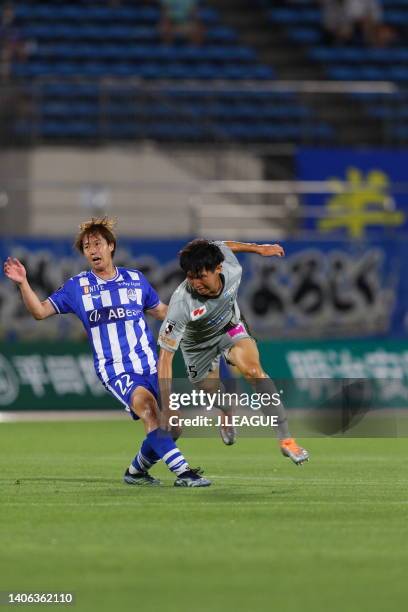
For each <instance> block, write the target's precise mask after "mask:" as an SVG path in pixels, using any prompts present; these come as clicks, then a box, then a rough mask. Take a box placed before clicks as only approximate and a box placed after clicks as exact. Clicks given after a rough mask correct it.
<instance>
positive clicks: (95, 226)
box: [75, 217, 116, 257]
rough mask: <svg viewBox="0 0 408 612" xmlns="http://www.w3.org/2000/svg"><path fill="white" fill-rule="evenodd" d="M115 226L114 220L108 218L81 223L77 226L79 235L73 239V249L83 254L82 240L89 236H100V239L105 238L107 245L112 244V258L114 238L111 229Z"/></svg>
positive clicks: (95, 218) (114, 247)
mask: <svg viewBox="0 0 408 612" xmlns="http://www.w3.org/2000/svg"><path fill="white" fill-rule="evenodd" d="M115 225H116V221H115V220H114V219H110V218H109V217H100V218H98V217H92V219H90V220H89V221H85V222H84V223H81V225H80V226H79V233H78V235H77V237H76V239H75V247H76V248H77V249H78V251H79V252H80V253H83V252H84V240H85V238H88V237H89V236H94V235H95V234H100V235H101V236H102V238H105V240H106V242H107V243H108V244H113V251H112V257H113V256H114V254H115V250H116V236H115V234H114V233H113V228H114V227H115Z"/></svg>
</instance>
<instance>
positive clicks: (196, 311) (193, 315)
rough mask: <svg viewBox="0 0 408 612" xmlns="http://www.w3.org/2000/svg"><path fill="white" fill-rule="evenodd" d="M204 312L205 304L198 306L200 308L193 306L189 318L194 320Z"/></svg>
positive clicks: (205, 310) (205, 309)
mask: <svg viewBox="0 0 408 612" xmlns="http://www.w3.org/2000/svg"><path fill="white" fill-rule="evenodd" d="M206 312H207V306H200V308H195V309H194V310H193V311H192V312H191V320H192V321H196V320H197V319H199V318H200V317H202V316H203V315H205V313H206Z"/></svg>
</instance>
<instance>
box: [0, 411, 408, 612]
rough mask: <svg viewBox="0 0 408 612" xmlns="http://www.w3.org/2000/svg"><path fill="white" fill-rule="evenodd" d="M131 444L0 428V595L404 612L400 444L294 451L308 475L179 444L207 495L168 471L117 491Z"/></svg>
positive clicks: (133, 435)
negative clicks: (152, 482) (156, 480)
mask: <svg viewBox="0 0 408 612" xmlns="http://www.w3.org/2000/svg"><path fill="white" fill-rule="evenodd" d="M141 437H142V427H141V424H140V423H139V424H136V423H133V422H130V421H128V420H127V419H126V418H124V420H123V421H113V422H94V423H91V422H75V423H72V422H58V423H13V424H12V423H9V424H1V425H0V466H1V472H0V591H6V590H12V591H25V592H27V591H31V592H38V591H40V592H51V591H65V592H67V591H74V592H75V593H76V603H75V606H73V607H72V609H73V610H75V611H76V612H79V611H82V610H83V611H87V612H93V611H94V610H95V611H96V610H98V611H113V610H119V611H121V612H122V611H128V610H129V611H130V610H132V611H133V610H140V611H143V612H153V611H154V612H160V611H163V612H164V611H166V612H167V611H168V612H173V611H174V612H204V611H205V612H208V611H210V612H218V611H221V610H222V611H237V612H248V611H250V610H251V611H252V610H256V611H262V612H263V611H270V610H276V612H289V611H290V612H292V611H293V612H295V611H296V612H298V611H299V610H302V612H309V611H310V612H320V611H321V612H323V611H324V612H326V611H330V612H362V611H365V610H370V612H377V611H378V612H380V611H384V610H389V609H390V608H391V607H392V608H394V609H395V608H396V609H406V606H407V601H408V586H407V585H408V580H407V566H408V489H407V484H408V475H407V457H408V439H361V440H360V439H329V438H324V439H323V438H321V439H309V440H302V442H303V443H304V444H305V446H307V447H308V448H309V449H310V452H311V457H312V460H311V461H310V462H309V464H307V465H305V466H303V467H296V466H294V465H293V464H292V463H291V462H290V461H289V459H285V458H283V457H282V456H281V455H280V453H279V452H278V450H277V445H276V442H275V440H270V439H266V438H258V439H248V438H245V439H244V438H243V439H241V440H238V442H237V444H236V445H235V446H233V447H229V448H227V447H225V446H224V445H223V444H222V443H221V440H219V439H217V438H211V439H182V440H180V446H181V448H182V450H183V451H184V453H185V455H186V456H187V457H188V458H189V460H190V462H191V464H192V465H193V466H195V465H201V466H202V467H203V468H205V472H206V475H208V476H209V477H211V478H212V479H213V483H214V484H213V486H212V487H210V488H208V489H197V490H194V489H176V488H173V486H172V484H173V480H174V478H173V477H172V476H171V475H170V474H169V473H168V472H167V470H166V469H165V468H164V467H163V466H158V467H156V468H155V469H154V472H153V473H154V474H155V475H157V476H159V477H160V478H162V482H163V486H162V487H161V488H157V489H148V488H137V487H130V486H126V485H124V484H122V474H123V472H124V469H125V467H126V465H127V464H128V462H129V460H130V458H131V457H132V453H134V452H135V451H136V450H137V447H138V444H139V441H140V440H141ZM39 607H40V608H44V607H45V606H36V607H35V608H39ZM47 607H48V608H49V607H50V606H47ZM53 607H54V608H55V606H53ZM2 609H9V607H8V606H4V607H3V606H2Z"/></svg>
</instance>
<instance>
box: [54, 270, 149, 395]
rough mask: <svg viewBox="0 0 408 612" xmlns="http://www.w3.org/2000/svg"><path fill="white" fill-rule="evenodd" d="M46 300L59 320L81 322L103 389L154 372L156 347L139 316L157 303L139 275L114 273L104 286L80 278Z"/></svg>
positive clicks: (95, 278) (94, 278)
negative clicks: (71, 317) (68, 316)
mask: <svg viewBox="0 0 408 612" xmlns="http://www.w3.org/2000/svg"><path fill="white" fill-rule="evenodd" d="M48 299H49V301H50V302H51V304H52V305H53V307H54V308H55V310H56V312H57V313H58V314H65V313H69V312H71V313H74V314H76V315H77V317H79V318H80V319H81V321H82V323H83V326H84V327H85V330H86V332H87V334H88V337H89V340H90V342H91V345H92V348H93V353H94V364H95V370H96V373H97V375H98V376H99V378H100V379H101V380H102V382H103V383H107V382H108V381H109V380H110V379H112V378H114V377H115V376H118V375H120V374H122V373H130V372H135V373H136V374H140V375H142V376H146V375H149V374H154V373H156V372H157V368H156V364H157V353H156V347H155V342H154V338H153V335H152V333H151V331H150V330H149V328H148V326H147V324H146V321H145V318H144V314H143V311H144V310H146V309H149V308H155V307H156V306H157V305H158V304H159V303H160V300H159V297H158V295H157V293H156V291H155V290H154V289H153V287H151V285H150V284H149V283H148V281H147V280H146V278H145V277H144V276H143V274H142V273H141V272H138V271H137V270H128V269H126V268H116V276H115V277H114V278H113V279H111V280H108V281H105V280H103V279H101V278H99V277H98V276H96V274H94V273H93V272H91V271H88V272H81V273H80V274H78V275H77V276H74V277H72V278H70V279H69V280H68V281H67V282H66V283H65V284H64V285H63V286H62V287H61V288H60V289H58V291H56V292H55V293H53V294H52V295H51V296H50V297H49V298H48Z"/></svg>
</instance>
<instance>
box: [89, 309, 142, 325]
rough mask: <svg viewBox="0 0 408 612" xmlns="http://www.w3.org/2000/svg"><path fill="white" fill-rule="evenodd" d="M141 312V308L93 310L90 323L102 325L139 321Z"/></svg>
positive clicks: (90, 314)
mask: <svg viewBox="0 0 408 612" xmlns="http://www.w3.org/2000/svg"><path fill="white" fill-rule="evenodd" d="M141 312H142V311H141V310H140V309H139V308H123V307H122V306H117V307H106V308H101V309H99V310H92V312H90V313H89V322H90V323H93V324H99V325H100V324H101V323H111V322H112V321H118V320H119V319H138V318H139V317H140V315H141Z"/></svg>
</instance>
